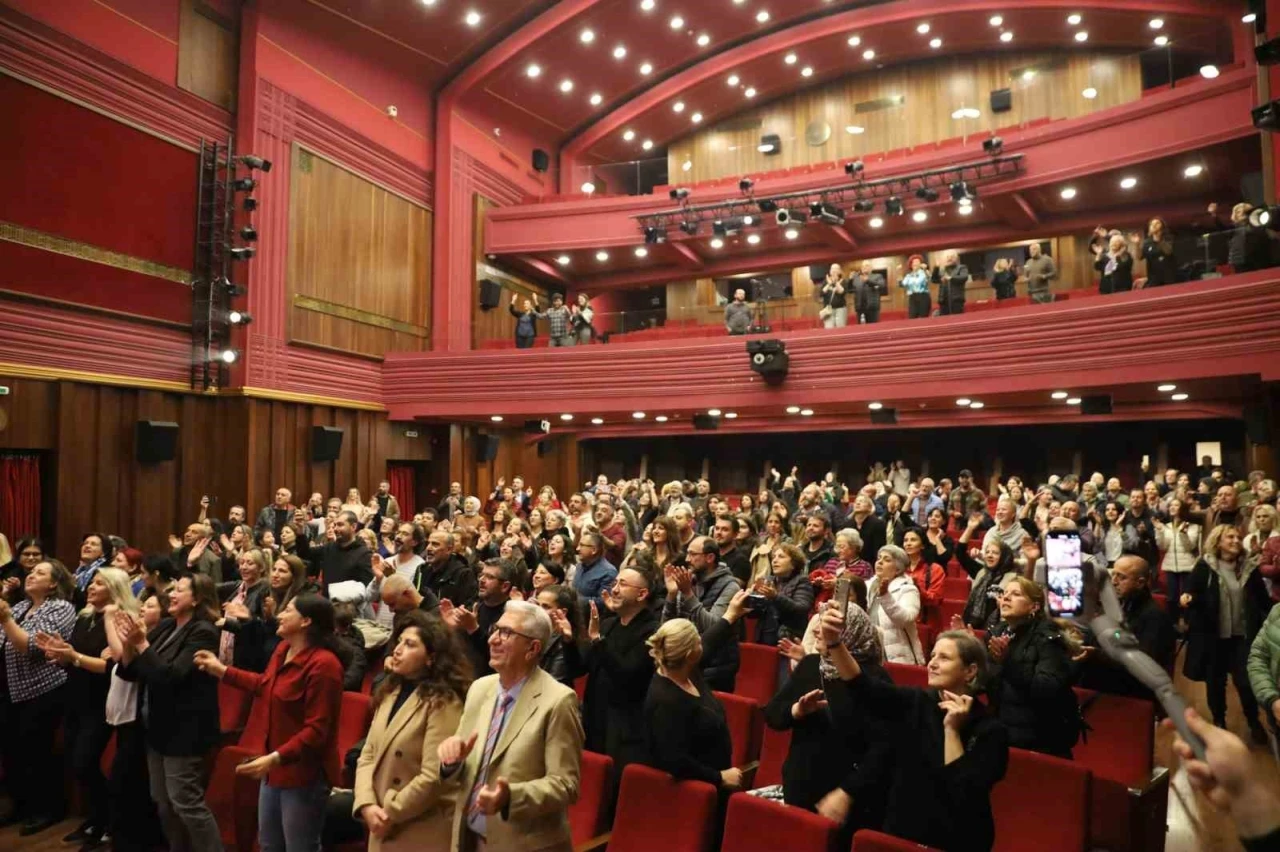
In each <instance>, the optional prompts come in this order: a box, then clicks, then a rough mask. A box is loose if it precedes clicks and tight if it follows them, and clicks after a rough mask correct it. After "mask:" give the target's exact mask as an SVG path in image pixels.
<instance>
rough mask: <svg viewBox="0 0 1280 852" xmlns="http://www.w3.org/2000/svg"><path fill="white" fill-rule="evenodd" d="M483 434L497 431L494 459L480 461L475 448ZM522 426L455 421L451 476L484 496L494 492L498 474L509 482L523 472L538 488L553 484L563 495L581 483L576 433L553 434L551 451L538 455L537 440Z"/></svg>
mask: <svg viewBox="0 0 1280 852" xmlns="http://www.w3.org/2000/svg"><path fill="white" fill-rule="evenodd" d="M481 434H489V435H497V436H498V439H499V443H498V455H497V458H495V459H494V460H493V461H491V462H480V461H477V455H476V448H477V445H478V443H479V441H478V438H479V436H480V435H481ZM526 437H527V436H526V435H525V434H524V433H523V431H521V430H519V429H485V430H483V432H481V431H480V430H478V429H476V428H475V427H473V426H463V425H455V426H453V427H451V428H450V430H449V480H450V481H451V482H460V483H462V490H463V492H464V493H466V494H474V495H476V496H477V497H479V498H480V499H481V500H484V499H485V498H487V497H488V496H489V494H491V493H492V492H493V489H494V486H495V485H496V483H497V481H498V479H499V477H501V478H504V479H506V481H507V482H508V483H509V482H511V480H512V479H513V478H514V477H516V476H523V477H524V481H525V484H526V485H528V486H530V487H532V488H534V489H537V488H539V487H540V486H542V485H550V486H551V487H552V488H554V489H556V493H557V494H558V495H560V497H561V499H565V498H567V497H568V495H569V494H572V493H573V492H574V491H575V490H577V489H579V488H581V487H582V482H581V481H580V480H581V479H582V475H581V471H580V469H579V456H578V439H577V437H576V436H573V435H554V434H553V435H552V436H551V437H549V438H548V439H547V443H548V448H549V449H548V452H547V454H546V455H544V456H539V455H538V447H537V444H536V443H532V442H526V440H525V438H526Z"/></svg>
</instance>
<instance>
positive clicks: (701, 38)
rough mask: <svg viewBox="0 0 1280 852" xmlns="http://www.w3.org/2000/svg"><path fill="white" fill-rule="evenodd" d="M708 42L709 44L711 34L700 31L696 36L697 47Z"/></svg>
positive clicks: (703, 45) (704, 45)
mask: <svg viewBox="0 0 1280 852" xmlns="http://www.w3.org/2000/svg"><path fill="white" fill-rule="evenodd" d="M709 44H711V36H709V35H707V34H706V33H702V34H700V35H699V36H698V47H706V46H707V45H709Z"/></svg>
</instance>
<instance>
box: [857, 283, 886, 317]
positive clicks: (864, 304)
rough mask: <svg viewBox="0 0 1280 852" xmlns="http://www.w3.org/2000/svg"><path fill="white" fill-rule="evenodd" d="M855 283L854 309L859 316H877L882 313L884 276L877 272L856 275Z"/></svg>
mask: <svg viewBox="0 0 1280 852" xmlns="http://www.w3.org/2000/svg"><path fill="white" fill-rule="evenodd" d="M850 280H851V281H852V282H853V305H854V307H853V309H854V311H856V312H857V313H859V314H871V315H872V316H876V315H877V314H878V313H879V311H880V294H881V293H882V292H884V276H882V275H879V274H877V273H875V272H873V273H871V274H870V275H868V276H865V277H864V276H863V275H862V273H861V272H859V273H856V274H855V275H854V276H853V278H852V279H850Z"/></svg>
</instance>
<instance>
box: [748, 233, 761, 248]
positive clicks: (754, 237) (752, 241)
mask: <svg viewBox="0 0 1280 852" xmlns="http://www.w3.org/2000/svg"><path fill="white" fill-rule="evenodd" d="M747 243H748V245H753V246H754V245H759V244H760V235H759V234H747Z"/></svg>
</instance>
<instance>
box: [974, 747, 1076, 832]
mask: <svg viewBox="0 0 1280 852" xmlns="http://www.w3.org/2000/svg"><path fill="white" fill-rule="evenodd" d="M1090 782H1091V777H1090V774H1089V770H1088V769H1086V768H1085V767H1083V766H1080V765H1079V764H1077V763H1075V762H1073V761H1070V760H1062V759H1061V758H1057V757H1049V756H1048V755H1044V754H1037V753H1036V752H1033V751H1023V750H1022V749H1018V748H1011V749H1009V768H1008V770H1007V771H1006V772H1005V776H1004V779H1003V780H1002V781H1000V782H999V783H998V784H996V786H995V788H994V789H993V790H992V791H991V810H992V812H993V813H994V815H995V821H996V842H995V846H993V847H992V849H993V852H1023V850H1027V849H1035V850H1036V852H1083V851H1084V849H1085V848H1086V846H1087V844H1088V840H1089V792H1090V791H1089V787H1090Z"/></svg>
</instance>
